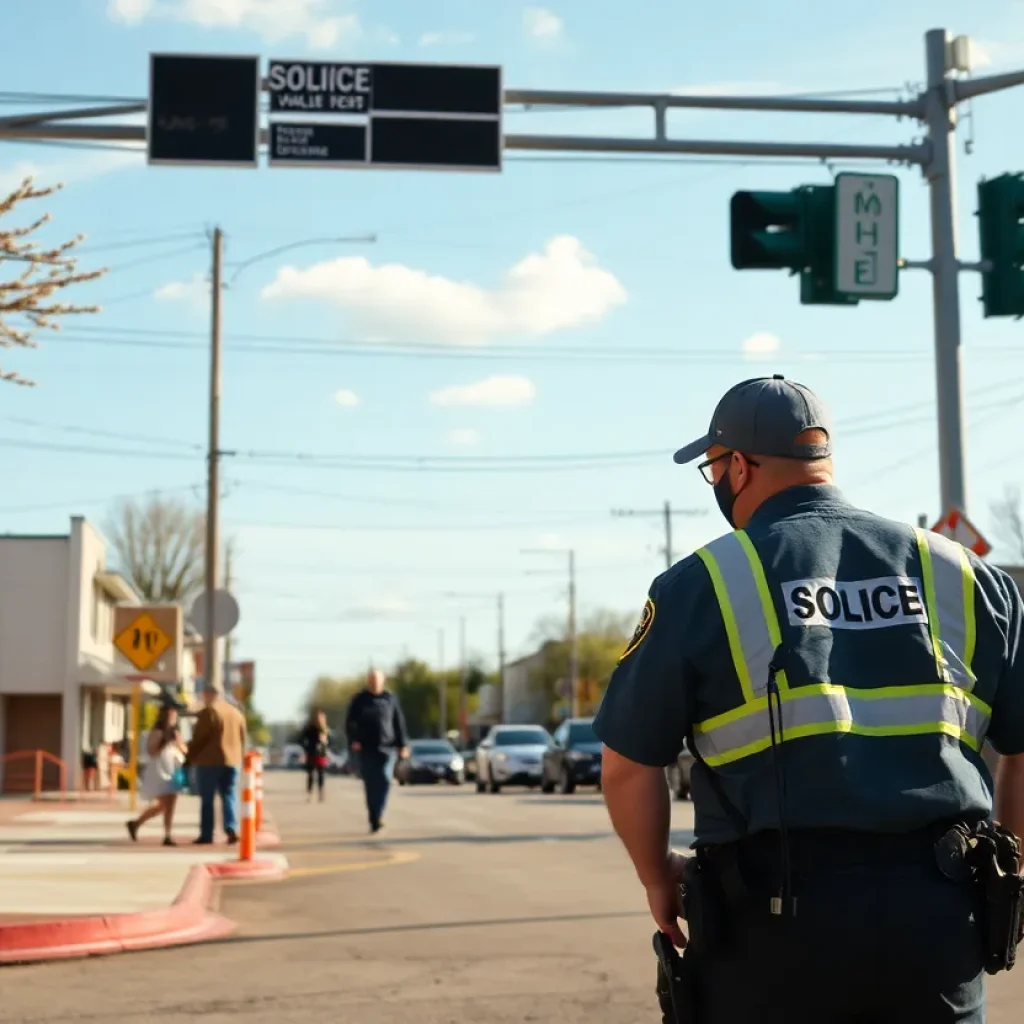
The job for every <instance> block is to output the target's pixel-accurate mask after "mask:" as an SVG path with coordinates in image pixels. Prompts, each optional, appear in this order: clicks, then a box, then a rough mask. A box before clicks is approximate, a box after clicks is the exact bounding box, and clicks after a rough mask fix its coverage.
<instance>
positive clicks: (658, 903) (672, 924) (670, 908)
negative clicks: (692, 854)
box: [646, 852, 687, 949]
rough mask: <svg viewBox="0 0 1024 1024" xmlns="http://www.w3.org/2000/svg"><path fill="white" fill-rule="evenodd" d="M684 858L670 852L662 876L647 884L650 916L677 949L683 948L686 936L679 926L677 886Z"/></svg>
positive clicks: (680, 915) (681, 878)
mask: <svg viewBox="0 0 1024 1024" xmlns="http://www.w3.org/2000/svg"><path fill="white" fill-rule="evenodd" d="M685 863H686V858H685V857H684V856H683V855H682V854H681V853H674V852H673V853H670V854H669V855H668V862H667V863H666V865H665V874H664V877H663V878H661V879H659V880H658V881H657V882H654V883H652V884H651V885H648V886H647V887H646V888H647V905H648V906H649V907H650V908H651V917H653V918H654V923H655V924H656V925H657V926H658V930H659V931H662V932H664V933H665V934H666V935H667V936H668V937H669V938H670V939H671V940H672V943H673V945H674V946H675V947H676V948H677V949H685V948H686V943H687V938H686V936H685V935H684V934H683V930H682V928H680V926H679V919H680V917H682V912H683V907H682V903H681V901H680V898H679V886H680V884H681V883H682V881H683V868H684V865H685Z"/></svg>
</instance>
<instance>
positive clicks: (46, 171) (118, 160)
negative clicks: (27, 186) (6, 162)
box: [0, 149, 145, 195]
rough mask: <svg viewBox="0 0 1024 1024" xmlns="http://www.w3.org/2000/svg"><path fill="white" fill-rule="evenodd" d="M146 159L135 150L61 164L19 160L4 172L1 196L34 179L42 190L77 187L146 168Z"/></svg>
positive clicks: (102, 154) (2, 170)
mask: <svg viewBox="0 0 1024 1024" xmlns="http://www.w3.org/2000/svg"><path fill="white" fill-rule="evenodd" d="M143 166H145V163H144V155H143V154H142V153H141V152H133V151H132V150H128V149H124V150H115V151H113V152H109V153H90V154H88V155H82V156H78V157H76V158H75V159H73V160H57V161H51V162H49V163H36V162H35V161H32V160H19V161H18V162H17V163H14V164H11V165H10V166H8V167H5V168H3V169H0V193H3V195H7V194H8V193H9V192H12V191H13V190H14V189H16V188H17V187H18V186H19V185H20V184H21V183H22V182H23V181H24V180H25V179H26V178H34V179H35V183H36V185H37V186H39V187H41V188H42V187H49V186H52V185H73V184H75V183H76V182H80V181H88V180H89V179H91V178H98V177H100V176H102V175H104V174H110V173H112V172H113V171H120V170H124V169H125V168H127V167H143Z"/></svg>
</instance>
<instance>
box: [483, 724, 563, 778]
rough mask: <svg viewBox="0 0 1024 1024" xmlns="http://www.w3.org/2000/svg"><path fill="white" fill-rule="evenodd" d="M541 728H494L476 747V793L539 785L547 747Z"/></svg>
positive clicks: (548, 737) (548, 739)
mask: <svg viewBox="0 0 1024 1024" xmlns="http://www.w3.org/2000/svg"><path fill="white" fill-rule="evenodd" d="M551 743H552V740H551V733H549V732H548V731H547V729H545V728H544V727H543V726H542V725H496V726H495V727H494V728H493V729H491V731H490V732H489V733H488V734H487V736H486V737H485V738H484V739H483V741H482V742H481V743H480V745H479V746H478V747H477V748H476V765H477V776H476V791H477V792H478V793H483V792H484V790H487V789H489V790H490V791H491V792H492V793H500V792H501V787H502V786H529V787H530V788H531V789H534V788H536V787H537V786H539V785H540V780H541V762H542V759H543V757H544V752H545V751H546V750H547V749H548V748H549V747H550V746H551Z"/></svg>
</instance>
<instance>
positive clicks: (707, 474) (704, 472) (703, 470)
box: [697, 450, 761, 485]
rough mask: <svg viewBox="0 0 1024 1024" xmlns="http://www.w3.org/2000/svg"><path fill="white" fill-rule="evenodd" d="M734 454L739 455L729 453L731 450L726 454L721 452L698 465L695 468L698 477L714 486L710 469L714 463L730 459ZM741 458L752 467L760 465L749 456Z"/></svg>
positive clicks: (732, 452)
mask: <svg viewBox="0 0 1024 1024" xmlns="http://www.w3.org/2000/svg"><path fill="white" fill-rule="evenodd" d="M736 454H740V453H737V452H734V451H731V450H730V451H727V452H722V454H721V455H716V456H715V457H714V458H713V459H708V460H707V461H706V462H702V463H700V465H698V466H697V469H699V470H700V475H701V476H702V477H704V479H705V481H706V482H707V483H709V484H712V485H714V482H715V477H714V474H713V473H712V472H711V467H712V466H713V465H714V464H715V463H716V462H721V461H722V459H731V458H732V457H733V456H734V455H736ZM743 457H744V458H745V459H746V460H747V462H749V463H750V464H751V465H752V466H760V465H761V463H760V462H755V461H754V460H753V459H752V458H751V457H750V456H749V455H744V456H743Z"/></svg>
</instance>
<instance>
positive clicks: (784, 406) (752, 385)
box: [675, 373, 832, 465]
mask: <svg viewBox="0 0 1024 1024" xmlns="http://www.w3.org/2000/svg"><path fill="white" fill-rule="evenodd" d="M805 430H823V431H825V433H826V434H827V435H828V440H827V442H826V443H825V444H797V443H796V438H797V437H798V436H799V435H800V434H801V433H803V431H805ZM712 445H722V446H723V447H725V448H731V449H732V450H733V451H737V452H743V453H744V454H745V455H776V456H780V457H782V458H790V459H826V458H828V457H829V456H831V454H832V417H831V416H830V415H829V411H828V409H827V408H826V407H825V403H824V402H822V401H821V399H820V398H818V396H817V395H815V393H814V392H813V391H811V390H810V389H809V388H806V387H804V386H803V384H797V382H796V381H793V380H786V378H785V377H783V375H782V374H781V373H777V374H775V376H774V377H754V378H752V379H751V380H745V381H742V382H741V383H739V384H737V385H736V386H735V387H732V388H730V389H729V390H728V391H726V393H725V394H724V395H723V396H722V399H721V401H720V402H719V403H718V405H717V406H716V407H715V413H714V415H713V416H712V417H711V426H710V427H708V432H707V433H706V434H705V435H704V436H703V437H699V438H697V440H696V441H691V442H690V443H689V444H688V445H686V446H685V447H684V448H680V449H679V451H677V452H676V454H675V461H676V462H678V463H679V464H680V465H682V464H684V463H687V462H693V460H694V459H696V458H698V457H699V456H701V455H702V454H703V453H704V452H706V451H707V450H708V449H709V448H710V447H711V446H712Z"/></svg>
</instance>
